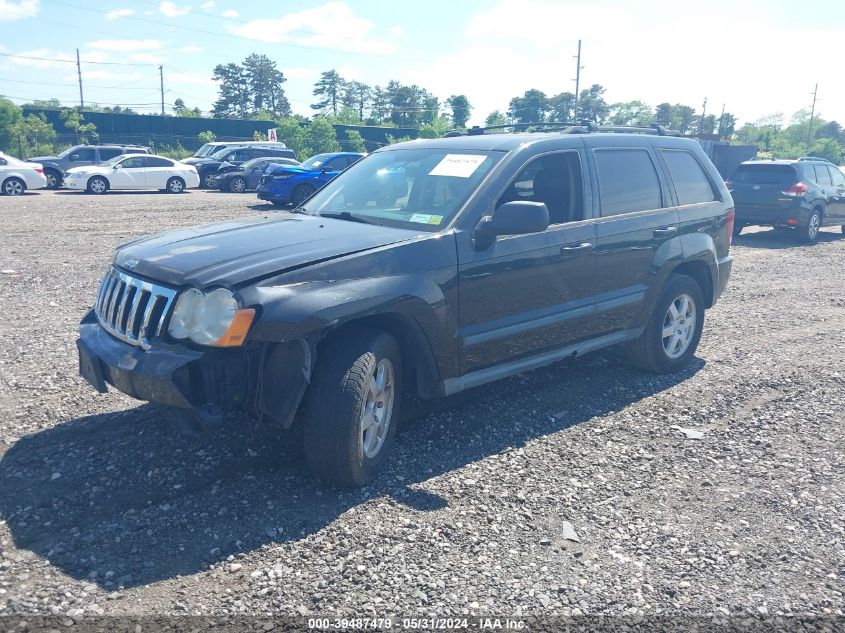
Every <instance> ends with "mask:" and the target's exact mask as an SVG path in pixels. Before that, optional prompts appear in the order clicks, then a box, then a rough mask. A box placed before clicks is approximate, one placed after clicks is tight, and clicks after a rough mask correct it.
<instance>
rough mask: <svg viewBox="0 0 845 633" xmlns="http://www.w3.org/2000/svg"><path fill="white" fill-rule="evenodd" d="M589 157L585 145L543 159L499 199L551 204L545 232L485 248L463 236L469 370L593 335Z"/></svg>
mask: <svg viewBox="0 0 845 633" xmlns="http://www.w3.org/2000/svg"><path fill="white" fill-rule="evenodd" d="M582 159H583V157H582V155H581V154H580V153H579V152H578V151H567V152H557V153H552V154H547V155H545V156H541V157H539V158H536V159H534V160H533V161H531V162H530V163H529V164H528V165H527V166H526V167H525V168H524V169H523V170H521V172H520V173H519V174H518V175H517V177H516V178H515V179H514V181H513V182H512V183H511V184H510V186H509V187H508V189H507V190H506V191H505V193H504V194H503V195H502V197H501V198H500V199H499V200H498V201H497V203H496V206H500V205H502V204H504V203H505V202H510V201H513V200H529V201H535V202H543V203H545V204H546V206H547V207H548V209H549V217H550V221H551V225H550V226H549V228H548V229H547V230H546V231H544V232H542V233H535V234H529V235H515V236H504V237H502V236H500V237H499V238H498V239H497V240H496V241H495V242H494V243H493V244H492V245H491V246H489V247H488V248H486V249H483V250H480V251H479V250H475V248H474V247H473V244H472V243H471V241H470V240H469V239H466V240H459V247H458V259H459V276H460V281H459V283H460V290H459V292H460V301H459V305H460V307H459V321H460V330H459V334H460V339H461V350H462V362H461V372H462V373H463V374H466V373H468V372H471V371H473V370H477V369H482V368H484V367H488V366H491V365H495V364H498V363H504V362H507V361H510V360H516V359H519V358H524V357H527V356H532V355H535V354H540V353H542V352H544V351H547V350H552V349H554V348H559V347H563V346H565V345H566V344H568V343H571V342H573V341H575V340H577V339H580V338H584V337H585V336H588V335H589V332H590V330H591V326H590V321H591V319H592V297H591V295H592V288H593V281H594V275H595V254H594V248H595V243H596V228H595V223H594V221H593V220H592V219H585V212H584V211H585V205H584V192H585V186H584V184H585V182H584V178H583V170H582V168H581V165H582V162H583V160H582Z"/></svg>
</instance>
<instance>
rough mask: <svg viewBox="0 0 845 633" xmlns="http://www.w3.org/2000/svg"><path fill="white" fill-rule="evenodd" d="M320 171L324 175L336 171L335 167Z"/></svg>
mask: <svg viewBox="0 0 845 633" xmlns="http://www.w3.org/2000/svg"><path fill="white" fill-rule="evenodd" d="M320 171H321V172H322V173H324V174H328V173H329V172H333V171H335V169H334V167H323V168H322V169H320Z"/></svg>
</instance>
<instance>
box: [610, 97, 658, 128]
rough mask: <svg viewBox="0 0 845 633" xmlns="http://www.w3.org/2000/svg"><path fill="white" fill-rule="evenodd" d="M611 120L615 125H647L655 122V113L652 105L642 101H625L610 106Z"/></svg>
mask: <svg viewBox="0 0 845 633" xmlns="http://www.w3.org/2000/svg"><path fill="white" fill-rule="evenodd" d="M609 120H610V122H611V123H612V124H613V125H635V126H639V127H645V126H648V125H650V124H652V123H654V113H653V112H652V109H651V106H650V105H647V104H646V103H643V102H642V101H639V100H635V101H623V102H620V103H614V104H613V105H611V106H610V118H609Z"/></svg>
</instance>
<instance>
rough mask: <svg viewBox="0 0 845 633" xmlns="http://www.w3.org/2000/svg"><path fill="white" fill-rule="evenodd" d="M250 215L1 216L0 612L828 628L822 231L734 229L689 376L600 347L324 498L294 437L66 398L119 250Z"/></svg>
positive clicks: (832, 504) (840, 300)
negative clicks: (709, 619)
mask: <svg viewBox="0 0 845 633" xmlns="http://www.w3.org/2000/svg"><path fill="white" fill-rule="evenodd" d="M262 212H270V211H269V210H268V209H267V208H266V207H264V206H263V205H258V204H255V199H254V197H253V196H251V195H249V196H236V195H225V194H218V193H211V192H200V191H194V192H190V193H187V194H184V195H181V196H178V197H174V196H168V195H163V194H159V193H150V194H117V193H112V194H109V195H108V196H107V197H104V198H93V197H90V196H86V195H83V194H74V193H65V192H46V193H37V194H31V195H26V196H24V197H22V198H20V199H14V200H13V199H9V198H0V218H2V227H3V229H2V234H1V235H0V270H2V273H0V313H2V314H3V315H4V318H3V319H2V320H0V340H2V342H3V344H2V346H0V458H2V461H0V518H2V519H3V520H2V521H0V615H20V614H47V615H49V614H54V615H61V616H67V617H70V618H79V617H80V616H82V615H94V614H120V615H126V614H130V615H144V614H198V615H206V614H212V615H217V616H221V615H226V614H229V615H231V614H254V615H264V614H287V613H290V614H321V615H325V616H330V617H334V616H353V615H359V616H367V615H370V616H384V615H388V614H400V615H406V616H418V615H460V614H495V615H500V616H505V615H510V616H528V615H543V614H550V613H553V614H561V615H573V614H574V615H578V614H609V615H622V614H624V615H646V616H647V615H650V614H688V615H698V616H704V615H707V616H709V615H712V614H716V615H718V614H725V615H741V616H753V617H755V618H760V617H761V616H766V615H769V616H776V615H778V614H786V615H791V614H813V615H815V616H824V615H837V614H838V615H842V614H843V609H845V600H843V591H845V583H843V577H845V425H843V422H845V292H843V291H845V282H843V271H845V239H842V237H841V236H840V234H839V230H838V229H827V230H825V231H824V232H823V233H822V237H821V240H820V243H819V244H818V245H816V246H815V247H805V246H798V245H796V244H794V243H793V242H791V241H790V239H789V237H784V236H781V235H775V234H774V233H773V232H772V231H767V230H759V231H754V232H751V230H748V229H747V230H746V234H744V235H743V236H742V237H740V238H739V239H738V240H737V241H736V244H735V246H734V249H733V253H734V255H735V264H734V272H733V277H732V279H731V283H730V286H729V288H728V292H727V294H726V295H725V296H724V297H723V299H722V301H721V302H720V303H719V304H718V305H717V306H716V307H715V308H714V309H713V310H711V311H709V312H708V314H707V323H706V325H705V330H704V336H703V338H702V341H701V346H700V348H699V353H698V356H697V359H696V360H695V361H694V362H693V364H692V366H691V367H690V368H689V369H688V370H687V371H685V372H684V373H682V374H679V375H674V376H661V377H657V376H653V375H647V374H644V373H641V372H639V371H635V370H633V369H632V368H630V367H629V366H628V365H627V364H626V362H625V359H624V356H623V355H622V354H621V353H620V352H619V351H617V350H609V351H606V352H601V353H596V354H593V355H590V356H587V357H585V358H583V359H580V360H578V361H574V362H569V363H565V364H560V365H556V366H554V367H550V368H547V369H543V370H539V371H535V372H532V373H529V374H525V375H522V376H518V377H515V378H511V379H508V380H505V381H503V382H500V383H497V384H494V385H491V386H488V387H484V388H480V389H477V390H474V391H473V392H471V393H470V394H466V395H465V396H464V397H462V398H461V399H459V400H454V401H447V402H443V403H439V404H438V406H437V407H436V409H434V410H431V411H428V412H427V413H425V414H424V415H419V416H417V417H415V418H413V419H411V420H409V421H408V422H406V423H405V426H404V430H403V432H402V433H401V434H400V436H399V439H398V442H397V446H396V448H397V451H396V454H395V456H394V459H393V460H392V462H391V464H390V466H389V468H388V469H387V471H386V473H385V474H384V475H383V476H382V477H381V478H380V479H379V480H377V482H376V483H374V484H372V485H370V486H368V487H366V488H364V489H360V490H352V491H342V492H338V491H336V490H333V489H331V488H329V487H326V486H323V485H321V484H319V483H317V482H315V480H314V479H312V477H311V476H310V475H309V474H307V471H306V470H305V465H304V459H303V456H302V453H301V450H300V449H299V448H298V446H296V444H295V443H293V442H291V437H290V436H286V435H280V434H278V433H274V432H273V430H272V429H267V428H259V429H254V428H251V427H250V426H249V425H248V424H247V422H246V421H245V420H243V419H233V420H231V422H232V424H231V425H229V426H228V427H227V429H226V431H225V432H224V433H223V435H222V437H213V436H193V437H188V436H182V435H179V434H178V433H176V432H175V431H174V430H173V429H172V428H171V427H170V426H169V424H168V423H167V422H166V421H165V420H164V419H163V417H162V416H161V415H160V411H159V410H157V409H156V408H155V407H153V406H151V405H145V404H139V403H138V402H137V401H134V400H131V399H129V398H127V397H125V396H123V395H121V394H119V393H117V392H112V393H109V394H107V395H98V394H96V393H95V392H94V391H93V390H92V389H91V388H89V387H88V386H87V385H86V384H85V383H84V382H83V381H82V379H81V378H79V377H78V375H77V359H76V349H75V338H76V333H77V324H78V321H79V318H80V317H81V316H82V314H83V312H84V311H85V309H86V308H87V307H88V306H89V305H90V304H91V303H92V300H93V298H94V293H95V291H96V288H97V284H98V282H99V279H100V277H101V275H102V273H103V271H104V269H105V267H106V265H107V262H108V260H109V258H110V254H111V251H112V249H113V248H114V247H115V246H116V245H118V244H119V243H121V242H123V241H125V240H127V239H129V238H132V237H135V236H139V235H144V234H147V233H152V232H157V231H160V230H164V229H168V228H174V227H178V226H186V225H192V224H198V223H205V222H210V221H215V220H222V219H228V218H235V217H245V216H250V215H253V214H255V213H262ZM675 427H680V428H684V429H694V430H697V431H700V432H701V433H703V437H701V438H700V439H692V438H688V437H687V436H686V435H685V434H684V433H683V432H681V431H679V430H678V428H675Z"/></svg>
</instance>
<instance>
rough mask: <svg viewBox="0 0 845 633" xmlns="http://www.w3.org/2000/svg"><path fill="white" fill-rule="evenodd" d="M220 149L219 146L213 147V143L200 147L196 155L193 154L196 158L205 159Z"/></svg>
mask: <svg viewBox="0 0 845 633" xmlns="http://www.w3.org/2000/svg"><path fill="white" fill-rule="evenodd" d="M219 149H220V146H219V145H214V144H213V143H206V144H205V145H203V146H202V147H200V148H199V149H198V150H197V151H196V153H195V154H194V156H195V157H197V158H205V157H206V156H208V155H209V154H213V153H214V152H216V151H218V150H219Z"/></svg>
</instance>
